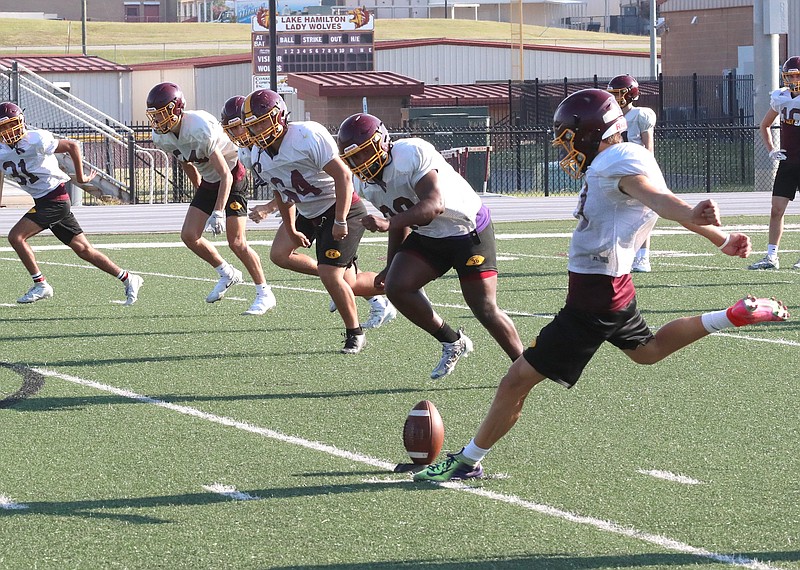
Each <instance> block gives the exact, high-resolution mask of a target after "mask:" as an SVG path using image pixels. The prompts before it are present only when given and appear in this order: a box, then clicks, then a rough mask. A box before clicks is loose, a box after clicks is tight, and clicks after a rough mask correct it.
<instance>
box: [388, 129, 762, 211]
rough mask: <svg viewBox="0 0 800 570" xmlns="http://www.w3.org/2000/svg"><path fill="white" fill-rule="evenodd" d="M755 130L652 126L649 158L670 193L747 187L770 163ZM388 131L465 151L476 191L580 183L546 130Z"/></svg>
mask: <svg viewBox="0 0 800 570" xmlns="http://www.w3.org/2000/svg"><path fill="white" fill-rule="evenodd" d="M757 130H758V129H757V127H754V126H748V127H746V126H694V127H669V126H667V127H656V129H655V137H654V138H655V156H656V159H657V160H658V163H659V165H660V166H661V169H662V172H663V173H664V177H665V179H666V181H667V184H668V185H669V186H670V188H671V189H672V190H673V191H674V192H676V193H680V192H684V193H685V192H746V191H753V189H754V186H755V175H756V169H757V167H758V169H759V170H761V169H767V170H768V169H770V168H771V167H772V166H773V164H772V161H770V160H769V158H768V157H767V156H766V154H765V155H764V158H763V162H762V163H760V164H756V162H755V158H754V157H755V155H756V146H755V145H756V144H759V145H760V144H761V143H760V142H757V137H758V133H757ZM392 134H393V136H394V137H401V136H418V137H420V138H424V139H427V140H429V141H430V142H431V143H432V144H433V145H434V146H436V148H437V149H439V150H445V149H453V148H464V149H470V150H469V152H468V156H467V159H466V161H463V160H462V161H460V162H459V163H458V164H457V166H458V167H459V169H460V170H461V173H462V175H464V176H465V177H466V178H467V179H468V180H469V182H470V183H471V184H472V186H473V188H475V189H476V190H478V191H480V190H481V189H482V188H484V187H485V188H486V190H487V191H489V192H492V193H497V194H511V195H514V194H518V195H528V196H551V195H560V194H561V195H563V194H571V193H575V192H578V191H579V189H580V182H578V181H575V180H573V179H571V178H570V177H569V176H567V175H566V174H565V173H564V172H563V171H562V170H561V169H560V168H559V166H558V156H557V154H556V151H555V149H553V147H552V145H551V142H552V131H550V130H549V129H544V128H540V129H517V128H501V129H493V130H490V131H454V132H450V133H441V132H437V133H431V132H421V131H416V132H414V131H408V132H395V133H392ZM482 147H490V148H491V151H486V152H489V157H488V159H489V160H488V163H489V172H488V175H487V174H486V172H485V168H486V163H487V160H486V156H485V152H483V151H481V150H479V149H481V148H482ZM464 162H465V164H464ZM484 178H485V179H486V181H485V183H484Z"/></svg>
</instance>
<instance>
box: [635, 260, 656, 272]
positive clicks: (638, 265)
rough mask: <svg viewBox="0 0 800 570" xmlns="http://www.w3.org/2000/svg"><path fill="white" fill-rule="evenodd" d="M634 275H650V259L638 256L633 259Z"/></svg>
mask: <svg viewBox="0 0 800 570" xmlns="http://www.w3.org/2000/svg"><path fill="white" fill-rule="evenodd" d="M631 271H632V272H633V273H650V272H651V271H652V268H651V267H650V258H649V257H644V256H636V257H634V258H633V266H632V267H631Z"/></svg>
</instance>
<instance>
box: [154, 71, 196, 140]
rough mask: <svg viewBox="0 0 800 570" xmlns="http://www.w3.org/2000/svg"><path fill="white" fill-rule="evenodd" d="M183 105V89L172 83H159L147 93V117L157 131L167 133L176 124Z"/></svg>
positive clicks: (184, 104)
mask: <svg viewBox="0 0 800 570" xmlns="http://www.w3.org/2000/svg"><path fill="white" fill-rule="evenodd" d="M184 107H186V99H184V97H183V91H181V88H180V87H178V86H177V85H175V84H174V83H159V84H158V85H156V86H155V87H153V88H152V89H151V90H150V93H148V94H147V118H148V120H149V121H150V126H151V127H153V130H154V131H155V132H157V133H161V134H164V133H168V132H169V131H170V130H171V129H172V127H174V126H175V125H177V124H178V123H179V122H180V120H181V114H183V109H184Z"/></svg>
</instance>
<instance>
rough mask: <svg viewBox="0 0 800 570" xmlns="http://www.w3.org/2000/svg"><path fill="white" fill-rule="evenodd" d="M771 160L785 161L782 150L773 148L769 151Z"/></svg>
mask: <svg viewBox="0 0 800 570" xmlns="http://www.w3.org/2000/svg"><path fill="white" fill-rule="evenodd" d="M769 157H770V158H771V159H772V160H786V151H785V150H784V149H782V148H775V149H772V150H771V151H769Z"/></svg>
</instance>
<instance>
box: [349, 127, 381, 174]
mask: <svg viewBox="0 0 800 570" xmlns="http://www.w3.org/2000/svg"><path fill="white" fill-rule="evenodd" d="M383 140H384V135H383V133H381V132H380V131H375V132H374V133H373V134H372V136H371V137H370V138H369V139H368V140H366V141H364V142H363V143H361V144H360V145H356V144H351V145H350V146H348V147H347V148H345V149H344V151H343V152H342V153H341V157H342V159H343V160H344V161H345V162H346V163H347V165H348V166H349V167H350V170H352V171H353V174H355V175H356V176H358V177H359V178H360V179H361V180H362V181H364V182H369V181H370V180H373V179H374V178H375V177H376V176H378V175H379V174H380V172H381V170H383V167H384V166H386V165H387V164H388V163H389V152H388V150H387V149H385V148H384V147H383V144H382V143H383ZM364 157H365V158H364Z"/></svg>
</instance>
